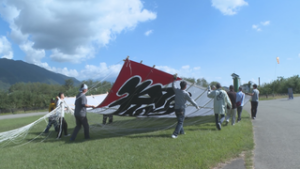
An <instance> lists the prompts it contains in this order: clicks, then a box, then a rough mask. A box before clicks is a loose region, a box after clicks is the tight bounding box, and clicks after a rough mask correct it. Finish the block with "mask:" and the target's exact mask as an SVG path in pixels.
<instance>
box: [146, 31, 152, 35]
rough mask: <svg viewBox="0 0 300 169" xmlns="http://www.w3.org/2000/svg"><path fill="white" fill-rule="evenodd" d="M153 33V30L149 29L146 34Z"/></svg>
mask: <svg viewBox="0 0 300 169" xmlns="http://www.w3.org/2000/svg"><path fill="white" fill-rule="evenodd" d="M152 33H153V30H148V31H147V32H145V35H146V36H149V35H150V34H152Z"/></svg>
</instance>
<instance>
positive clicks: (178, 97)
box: [172, 75, 199, 138]
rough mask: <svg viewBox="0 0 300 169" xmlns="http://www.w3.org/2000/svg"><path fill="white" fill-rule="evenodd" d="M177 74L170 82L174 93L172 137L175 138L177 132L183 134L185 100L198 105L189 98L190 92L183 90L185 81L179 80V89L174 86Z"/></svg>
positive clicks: (185, 84)
mask: <svg viewBox="0 0 300 169" xmlns="http://www.w3.org/2000/svg"><path fill="white" fill-rule="evenodd" d="M176 79H177V76H176V75H174V81H173V83H172V88H173V90H174V93H175V115H176V117H177V125H176V128H175V130H174V132H173V135H172V138H177V137H178V134H185V132H184V130H183V121H184V118H185V108H186V101H189V102H190V103H192V104H193V105H194V106H195V107H196V108H197V109H199V106H198V105H197V103H196V102H195V101H194V100H193V99H192V98H191V96H190V94H189V93H188V92H187V91H185V89H186V86H187V83H186V82H185V81H181V82H180V89H179V88H176V87H175V81H176Z"/></svg>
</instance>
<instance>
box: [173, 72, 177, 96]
mask: <svg viewBox="0 0 300 169" xmlns="http://www.w3.org/2000/svg"><path fill="white" fill-rule="evenodd" d="M176 79H177V74H175V75H174V80H173V82H172V88H173V90H174V92H175V89H176V87H175V81H176Z"/></svg>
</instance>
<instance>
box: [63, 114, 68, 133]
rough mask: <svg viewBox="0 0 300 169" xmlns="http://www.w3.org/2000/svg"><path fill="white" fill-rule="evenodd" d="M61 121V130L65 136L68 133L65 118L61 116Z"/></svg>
mask: <svg viewBox="0 0 300 169" xmlns="http://www.w3.org/2000/svg"><path fill="white" fill-rule="evenodd" d="M62 123H63V131H64V133H65V136H67V135H68V123H67V122H66V120H65V118H63V121H62Z"/></svg>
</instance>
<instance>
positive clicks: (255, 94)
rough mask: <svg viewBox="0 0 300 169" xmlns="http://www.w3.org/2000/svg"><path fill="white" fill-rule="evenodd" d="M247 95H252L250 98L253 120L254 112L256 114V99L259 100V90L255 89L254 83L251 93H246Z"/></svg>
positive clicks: (253, 117)
mask: <svg viewBox="0 0 300 169" xmlns="http://www.w3.org/2000/svg"><path fill="white" fill-rule="evenodd" d="M247 95H250V96H252V98H251V117H252V119H253V120H255V118H256V114H257V107H258V101H259V90H258V89H257V85H256V84H254V85H253V91H252V93H247Z"/></svg>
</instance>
